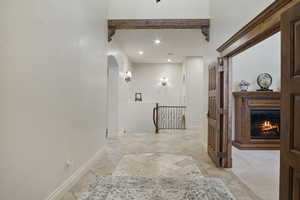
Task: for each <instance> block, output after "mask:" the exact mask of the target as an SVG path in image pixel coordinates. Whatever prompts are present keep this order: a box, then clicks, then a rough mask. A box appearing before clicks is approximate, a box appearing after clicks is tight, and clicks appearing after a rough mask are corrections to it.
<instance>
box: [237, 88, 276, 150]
mask: <svg viewBox="0 0 300 200" xmlns="http://www.w3.org/2000/svg"><path fill="white" fill-rule="evenodd" d="M233 95H234V98H235V132H234V141H233V145H234V146H235V147H237V148H239V149H279V148H280V93H279V92H262V91H260V92H234V93H233Z"/></svg>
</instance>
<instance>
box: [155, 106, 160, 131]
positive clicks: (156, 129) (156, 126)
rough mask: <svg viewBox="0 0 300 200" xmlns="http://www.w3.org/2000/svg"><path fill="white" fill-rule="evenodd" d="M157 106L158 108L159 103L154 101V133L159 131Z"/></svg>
mask: <svg viewBox="0 0 300 200" xmlns="http://www.w3.org/2000/svg"><path fill="white" fill-rule="evenodd" d="M158 108H159V104H158V103H156V108H155V109H156V116H155V121H156V124H155V133H156V134H158V133H159V127H158V120H159V117H158Z"/></svg>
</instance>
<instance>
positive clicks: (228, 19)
mask: <svg viewBox="0 0 300 200" xmlns="http://www.w3.org/2000/svg"><path fill="white" fill-rule="evenodd" d="M274 1H275V0H251V1H248V0H239V1H236V0H222V1H220V0H210V19H211V27H210V33H211V35H210V36H211V38H210V39H211V41H210V46H211V51H212V53H213V55H216V53H217V52H216V49H217V48H218V47H219V46H220V45H221V44H223V43H224V42H226V40H228V39H229V38H230V37H231V36H233V34H234V33H236V32H237V31H238V30H239V29H241V28H242V27H243V26H245V25H246V24H247V23H248V22H250V20H252V19H253V18H254V17H255V16H256V15H258V14H259V13H260V12H261V11H263V10H264V9H265V8H267V6H269V5H270V4H271V3H272V2H274ZM245 8H247V9H245Z"/></svg>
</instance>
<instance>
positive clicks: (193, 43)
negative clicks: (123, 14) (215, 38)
mask: <svg viewBox="0 0 300 200" xmlns="http://www.w3.org/2000/svg"><path fill="white" fill-rule="evenodd" d="M156 39H159V40H160V41H161V43H160V44H159V45H157V44H155V43H154V41H155V40H156ZM113 40H115V42H116V43H117V44H118V45H119V46H120V48H121V49H122V50H123V51H124V52H125V53H126V54H127V55H128V57H129V59H130V61H131V62H133V63H166V62H168V59H171V60H172V62H175V63H181V62H182V61H183V59H184V57H186V56H203V54H204V49H205V46H206V45H207V44H208V42H207V41H205V39H204V36H203V35H202V33H201V30H189V29H187V30H117V33H116V35H115V36H114V37H113ZM139 51H143V52H144V54H143V55H139ZM169 53H172V54H173V55H168V54H169Z"/></svg>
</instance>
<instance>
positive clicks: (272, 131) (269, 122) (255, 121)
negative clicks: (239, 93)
mask: <svg viewBox="0 0 300 200" xmlns="http://www.w3.org/2000/svg"><path fill="white" fill-rule="evenodd" d="M251 139H280V111H279V110H251Z"/></svg>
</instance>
